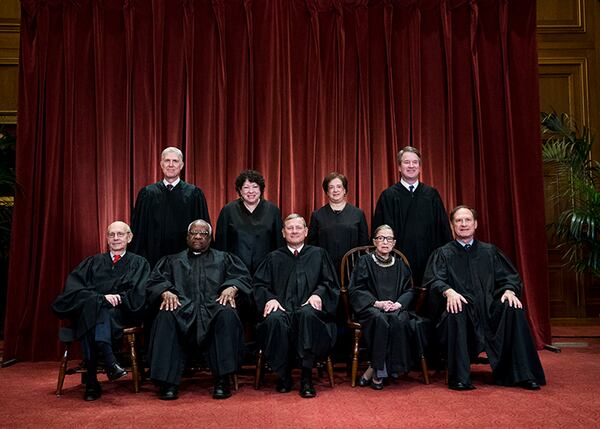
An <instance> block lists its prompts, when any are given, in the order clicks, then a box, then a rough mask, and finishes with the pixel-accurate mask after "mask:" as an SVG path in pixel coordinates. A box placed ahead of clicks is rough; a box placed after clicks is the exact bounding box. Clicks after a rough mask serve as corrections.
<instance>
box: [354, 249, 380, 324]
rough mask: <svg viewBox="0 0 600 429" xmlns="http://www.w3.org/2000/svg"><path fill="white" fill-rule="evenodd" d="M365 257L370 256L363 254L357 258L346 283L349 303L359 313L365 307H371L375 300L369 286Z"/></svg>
mask: <svg viewBox="0 0 600 429" xmlns="http://www.w3.org/2000/svg"><path fill="white" fill-rule="evenodd" d="M367 258H370V256H369V255H365V256H362V257H361V258H360V259H359V260H358V264H357V265H356V267H355V268H354V270H353V271H352V277H351V278H350V284H349V285H348V294H349V297H350V305H351V306H352V309H353V310H354V312H356V313H360V312H361V311H363V310H364V309H366V308H367V307H371V306H372V305H373V304H374V303H375V301H377V297H376V296H375V295H374V294H373V292H372V291H371V290H370V288H369V270H368V269H367Z"/></svg>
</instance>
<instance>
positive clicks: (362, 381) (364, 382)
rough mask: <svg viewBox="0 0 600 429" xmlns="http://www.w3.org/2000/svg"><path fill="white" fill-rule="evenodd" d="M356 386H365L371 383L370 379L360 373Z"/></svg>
mask: <svg viewBox="0 0 600 429" xmlns="http://www.w3.org/2000/svg"><path fill="white" fill-rule="evenodd" d="M357 384H358V386H359V387H367V386H370V385H371V379H370V378H369V379H367V378H365V377H363V376H362V375H361V376H360V378H359V379H358V383H357Z"/></svg>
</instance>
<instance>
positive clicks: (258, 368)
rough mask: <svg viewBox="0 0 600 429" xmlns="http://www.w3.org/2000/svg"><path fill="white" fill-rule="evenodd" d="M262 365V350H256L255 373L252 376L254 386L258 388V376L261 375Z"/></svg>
mask: <svg viewBox="0 0 600 429" xmlns="http://www.w3.org/2000/svg"><path fill="white" fill-rule="evenodd" d="M262 367H263V351H262V350H258V356H257V358H256V375H255V376H254V388H255V389H256V390H258V389H259V388H260V377H261V375H262Z"/></svg>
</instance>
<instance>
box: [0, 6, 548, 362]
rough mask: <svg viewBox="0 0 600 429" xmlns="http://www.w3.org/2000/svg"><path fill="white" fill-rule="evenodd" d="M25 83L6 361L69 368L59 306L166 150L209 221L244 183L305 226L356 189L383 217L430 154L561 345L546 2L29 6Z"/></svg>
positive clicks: (535, 318) (536, 326)
mask: <svg viewBox="0 0 600 429" xmlns="http://www.w3.org/2000/svg"><path fill="white" fill-rule="evenodd" d="M20 74H21V79H20V98H19V124H18V135H19V144H18V148H17V151H18V153H17V175H18V182H19V183H20V185H21V187H22V188H21V192H20V193H19V194H18V195H17V198H16V207H15V218H14V224H13V225H14V227H13V241H12V253H11V266H10V279H9V290H8V298H7V300H8V308H7V320H6V332H5V340H6V342H5V357H6V358H10V357H18V358H21V359H30V360H39V359H48V358H55V357H56V356H57V355H58V344H57V340H56V338H57V327H58V321H57V320H56V318H55V317H54V316H53V315H52V313H51V311H50V307H49V306H50V303H51V302H52V300H53V299H54V297H55V296H56V295H57V294H58V293H59V292H60V291H61V289H62V287H63V281H64V279H65V276H66V275H67V274H68V272H69V271H70V270H71V269H72V268H73V267H74V266H75V265H76V264H77V263H78V262H79V261H80V260H81V259H82V258H83V257H85V256H86V255H89V254H93V253H96V252H100V251H103V250H105V240H104V229H105V227H106V225H107V224H108V223H110V222H111V221H113V220H115V219H123V220H125V221H129V219H130V213H131V207H132V203H133V200H134V198H135V195H136V193H137V191H138V190H139V189H140V187H142V186H144V185H146V184H148V183H152V182H155V181H156V180H158V179H159V178H160V174H159V172H160V170H159V166H158V160H159V155H160V152H161V150H162V149H163V148H164V147H166V146H169V145H175V146H179V147H181V148H182V149H183V151H184V154H185V164H186V165H185V170H184V172H185V180H187V181H189V182H192V183H195V184H196V185H198V186H199V187H201V188H202V189H203V190H204V191H205V193H206V196H207V199H208V204H209V208H210V211H211V216H212V218H213V219H216V218H217V215H218V213H219V210H220V209H221V207H222V206H223V205H224V204H225V203H226V202H227V201H230V200H232V199H234V198H235V197H236V194H235V190H234V184H233V182H234V179H235V177H236V175H237V174H238V173H239V171H240V170H242V169H245V168H255V169H258V170H260V171H261V172H262V173H263V174H264V176H265V178H266V181H267V188H266V193H265V195H266V197H267V198H268V199H270V200H272V201H274V202H275V203H277V204H278V205H279V206H280V207H281V209H282V213H283V214H288V213H290V212H292V211H294V212H299V213H301V214H303V215H305V216H309V215H310V213H311V211H312V210H314V209H315V208H317V207H320V206H321V205H322V204H323V203H324V202H325V198H324V194H323V191H322V189H321V186H320V184H321V180H322V178H323V177H324V175H325V174H326V173H327V172H329V171H331V170H338V171H341V172H343V173H345V174H346V175H347V176H348V178H349V180H350V194H349V195H350V200H351V202H353V203H355V204H358V205H359V206H360V207H361V208H362V209H364V211H365V212H366V214H367V218H368V219H370V217H371V214H372V211H373V207H374V205H375V202H376V201H377V197H378V196H379V194H380V192H381V191H382V190H383V189H384V188H386V187H387V186H389V185H391V184H392V183H394V182H396V181H397V180H398V173H397V167H396V160H395V156H396V153H397V151H398V149H399V148H401V147H402V146H405V145H407V144H411V145H414V146H417V147H419V148H420V149H421V150H422V152H423V155H424V158H423V180H424V181H425V182H427V183H429V184H432V185H433V186H435V187H437V188H438V189H439V191H440V193H441V195H442V197H443V198H444V201H445V203H446V207H447V208H451V207H452V206H454V205H456V204H458V203H466V204H471V205H473V206H475V207H477V208H478V209H479V211H480V213H481V216H480V221H479V231H478V232H479V237H480V238H481V239H483V240H487V241H492V242H494V243H496V244H497V245H498V246H499V247H500V248H501V249H503V250H504V251H505V252H506V253H507V254H508V255H509V256H510V257H511V259H513V260H514V262H515V263H516V265H517V266H518V268H519V270H520V272H521V273H522V275H523V278H524V281H525V283H526V301H527V307H528V311H529V318H530V321H531V324H532V327H533V331H534V335H535V338H536V341H537V343H538V345H541V344H542V343H544V342H548V341H549V340H550V327H549V315H548V288H547V282H548V279H547V260H546V236H545V230H544V212H543V210H544V204H543V188H542V163H541V157H540V139H539V120H538V112H539V108H538V83H537V57H536V41H535V1H534V0H470V1H467V0H371V1H367V0H153V1H148V0H95V1H92V0H22V25H21V68H20Z"/></svg>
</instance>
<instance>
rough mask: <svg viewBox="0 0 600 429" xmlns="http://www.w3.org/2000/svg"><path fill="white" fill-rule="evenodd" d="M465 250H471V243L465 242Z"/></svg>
mask: <svg viewBox="0 0 600 429" xmlns="http://www.w3.org/2000/svg"><path fill="white" fill-rule="evenodd" d="M465 250H466V251H467V252H468V251H469V250H471V245H470V244H465Z"/></svg>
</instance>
